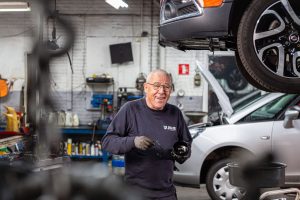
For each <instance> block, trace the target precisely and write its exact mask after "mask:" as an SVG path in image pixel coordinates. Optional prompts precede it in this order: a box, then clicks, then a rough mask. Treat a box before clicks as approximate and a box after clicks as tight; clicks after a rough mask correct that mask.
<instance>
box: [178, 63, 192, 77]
mask: <svg viewBox="0 0 300 200" xmlns="http://www.w3.org/2000/svg"><path fill="white" fill-rule="evenodd" d="M178 74H179V75H189V74H190V64H178Z"/></svg>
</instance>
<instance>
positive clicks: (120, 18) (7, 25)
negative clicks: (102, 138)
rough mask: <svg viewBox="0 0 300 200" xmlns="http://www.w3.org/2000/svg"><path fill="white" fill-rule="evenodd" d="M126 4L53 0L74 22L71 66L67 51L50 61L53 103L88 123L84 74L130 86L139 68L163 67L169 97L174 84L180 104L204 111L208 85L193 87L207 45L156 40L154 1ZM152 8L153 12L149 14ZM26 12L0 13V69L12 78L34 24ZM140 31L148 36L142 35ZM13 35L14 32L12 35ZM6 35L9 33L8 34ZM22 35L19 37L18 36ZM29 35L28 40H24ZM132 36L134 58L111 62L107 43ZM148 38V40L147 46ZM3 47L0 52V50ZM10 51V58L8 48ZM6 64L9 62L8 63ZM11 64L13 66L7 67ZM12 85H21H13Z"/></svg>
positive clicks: (60, 31) (60, 32)
mask: <svg viewBox="0 0 300 200" xmlns="http://www.w3.org/2000/svg"><path fill="white" fill-rule="evenodd" d="M127 2H128V4H129V8H128V9H120V10H116V9H114V8H112V7H111V6H109V5H108V4H107V3H105V1H102V0H101V1H99V0H98V1H95V0H57V9H58V10H59V13H60V16H61V17H63V18H64V19H66V20H68V21H69V22H71V23H72V24H73V27H74V28H75V32H76V39H75V43H74V45H73V48H72V49H71V50H70V51H69V54H70V57H71V61H72V68H73V71H74V73H73V74H72V71H71V66H70V63H69V61H68V57H67V56H66V55H64V56H62V57H60V58H55V59H53V60H52V61H51V72H52V74H51V89H52V91H53V92H54V97H55V100H56V103H57V109H64V110H70V111H72V112H75V113H78V114H79V117H80V121H81V123H84V124H86V123H88V122H91V121H92V120H95V119H97V118H98V117H99V112H90V111H88V110H87V109H86V102H89V101H90V99H89V96H90V93H91V92H92V89H91V87H89V86H87V85H86V84H85V78H86V77H88V76H90V75H92V74H94V73H95V74H102V73H109V74H110V75H111V76H113V77H114V79H115V81H116V85H115V88H117V87H119V86H127V87H134V86H135V79H136V78H137V76H138V73H140V72H142V73H148V72H149V71H150V69H155V68H163V69H166V70H167V71H169V72H171V73H172V76H173V80H174V83H175V92H174V93H172V99H171V101H172V102H173V103H175V104H176V103H177V101H178V98H177V97H176V96H177V92H178V90H179V89H183V90H184V91H185V98H184V99H180V101H182V102H184V104H186V105H185V108H186V109H188V110H195V111H197V110H198V111H207V105H206V104H207V102H206V101H205V98H206V92H207V89H206V88H207V85H206V84H205V83H204V81H203V82H202V83H203V84H201V86H200V87H195V86H194V84H193V77H194V74H195V59H198V60H199V61H200V63H202V64H203V65H207V55H208V53H207V52H206V51H201V52H196V51H187V52H182V51H179V50H175V49H172V48H161V47H160V46H159V45H158V28H157V27H158V22H159V7H158V5H157V4H156V3H153V10H151V5H152V4H151V1H149V0H128V1H127ZM151 14H153V15H154V16H153V17H151ZM30 17H31V16H30V13H18V14H11V13H10V14H7V13H6V14H0V43H1V45H4V44H5V47H6V48H5V49H6V50H5V52H3V51H4V50H3V51H0V64H3V63H7V64H9V66H10V67H9V68H10V69H8V68H4V67H3V66H4V64H3V66H2V65H1V66H0V74H3V75H5V76H6V77H7V78H11V77H13V76H15V75H17V77H18V78H19V79H24V77H25V75H24V67H25V66H26V64H25V63H24V60H26V59H24V54H23V52H26V51H28V50H30V49H31V48H30V46H31V45H28V44H29V43H28V37H32V35H31V34H30V33H31V32H32V30H35V29H36V28H37V27H38V25H37V24H36V22H35V21H33V20H32V19H31V18H30ZM45 27H46V28H45V32H44V37H45V38H47V37H48V38H49V39H50V38H51V32H52V23H51V22H50V23H49V24H48V25H47V24H45ZM143 31H146V32H148V36H147V37H141V33H142V32H143ZM14 35H17V37H16V36H14ZM7 36H10V37H7ZM57 37H60V38H59V40H58V43H59V45H63V42H64V38H65V35H64V31H63V29H62V28H61V27H59V24H58V25H57ZM20 41H21V42H20ZM29 41H30V40H29ZM128 41H130V42H132V45H133V56H134V62H133V63H129V64H128V65H120V66H117V65H112V64H111V63H110V56H109V51H108V45H109V44H111V43H118V42H128ZM151 44H152V46H151ZM1 52H3V53H1ZM12 52H13V54H14V55H13V56H14V57H13V59H10V58H9V59H8V58H7V57H12V56H11V55H10V54H12ZM178 64H189V65H190V74H189V75H179V74H178ZM7 66H8V65H7ZM12 67H13V69H12ZM14 90H15V91H17V90H20V88H18V89H17V88H14Z"/></svg>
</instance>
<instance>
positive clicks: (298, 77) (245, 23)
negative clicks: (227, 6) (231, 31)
mask: <svg viewBox="0 0 300 200" xmlns="http://www.w3.org/2000/svg"><path fill="white" fill-rule="evenodd" d="M295 7H296V6H295V4H289V3H288V1H287V0H282V1H280V0H253V1H252V3H251V4H250V5H249V7H248V8H247V10H246V11H245V12H244V14H243V16H242V19H241V22H240V25H239V27H238V34H237V51H238V55H239V58H240V60H241V63H242V66H239V67H242V68H243V69H244V71H243V70H242V71H243V72H242V73H243V74H246V76H245V77H246V78H247V77H252V79H253V81H252V82H255V83H257V84H259V85H260V86H261V88H265V89H266V90H269V91H278V92H285V93H300V87H299V85H300V45H299V43H300V42H299V41H300V36H299V35H300V34H299V33H300V32H299V29H300V18H299V17H298V16H297V14H295V11H294V10H296V9H295ZM287 10H289V12H287ZM247 79H248V78H247Z"/></svg>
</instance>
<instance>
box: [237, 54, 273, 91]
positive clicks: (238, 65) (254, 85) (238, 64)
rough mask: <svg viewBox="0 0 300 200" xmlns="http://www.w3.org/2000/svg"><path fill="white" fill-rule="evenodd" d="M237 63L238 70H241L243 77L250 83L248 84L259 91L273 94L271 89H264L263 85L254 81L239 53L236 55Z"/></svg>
mask: <svg viewBox="0 0 300 200" xmlns="http://www.w3.org/2000/svg"><path fill="white" fill-rule="evenodd" d="M235 61H236V65H237V67H238V69H239V70H240V72H241V74H242V75H243V77H244V78H245V79H246V80H247V81H248V83H250V84H251V85H252V86H253V87H255V88H257V89H259V90H264V91H267V92H272V91H271V90H270V89H267V88H265V87H263V86H262V85H260V84H259V83H258V82H256V80H254V79H253V78H252V77H251V76H250V75H249V74H248V73H247V71H246V70H245V68H244V66H243V64H242V61H241V59H240V56H239V54H238V52H236V53H235Z"/></svg>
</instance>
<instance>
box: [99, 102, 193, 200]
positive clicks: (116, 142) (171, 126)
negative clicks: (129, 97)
mask: <svg viewBox="0 0 300 200" xmlns="http://www.w3.org/2000/svg"><path fill="white" fill-rule="evenodd" d="M136 136H147V137H149V138H150V139H152V140H153V141H155V145H154V146H153V147H151V148H150V149H148V150H145V151H142V150H139V149H137V148H135V145H134V138H135V137H136ZM179 140H180V141H186V142H188V143H189V144H191V142H192V138H191V135H190V132H189V130H188V128H187V126H186V124H185V121H184V119H183V116H182V113H181V111H180V110H179V109H178V108H177V107H176V106H174V105H171V104H166V105H165V107H164V109H163V110H152V109H150V108H149V107H148V106H147V104H146V100H145V99H144V98H143V99H139V100H135V101H131V102H128V103H126V104H124V106H123V107H122V108H121V109H120V111H119V112H118V113H117V115H116V116H115V118H114V119H113V121H112V122H111V124H110V125H109V127H108V129H107V132H106V135H105V136H104V137H103V138H102V148H103V149H104V150H106V151H108V152H111V153H113V154H125V180H126V182H128V183H130V184H131V185H134V186H138V187H139V188H142V189H144V191H142V192H143V194H144V195H145V196H147V197H158V198H159V197H165V196H169V195H173V194H174V193H175V187H174V185H173V169H174V161H173V160H172V159H170V157H168V152H170V151H171V150H172V148H173V145H174V144H175V143H176V142H177V141H179Z"/></svg>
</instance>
